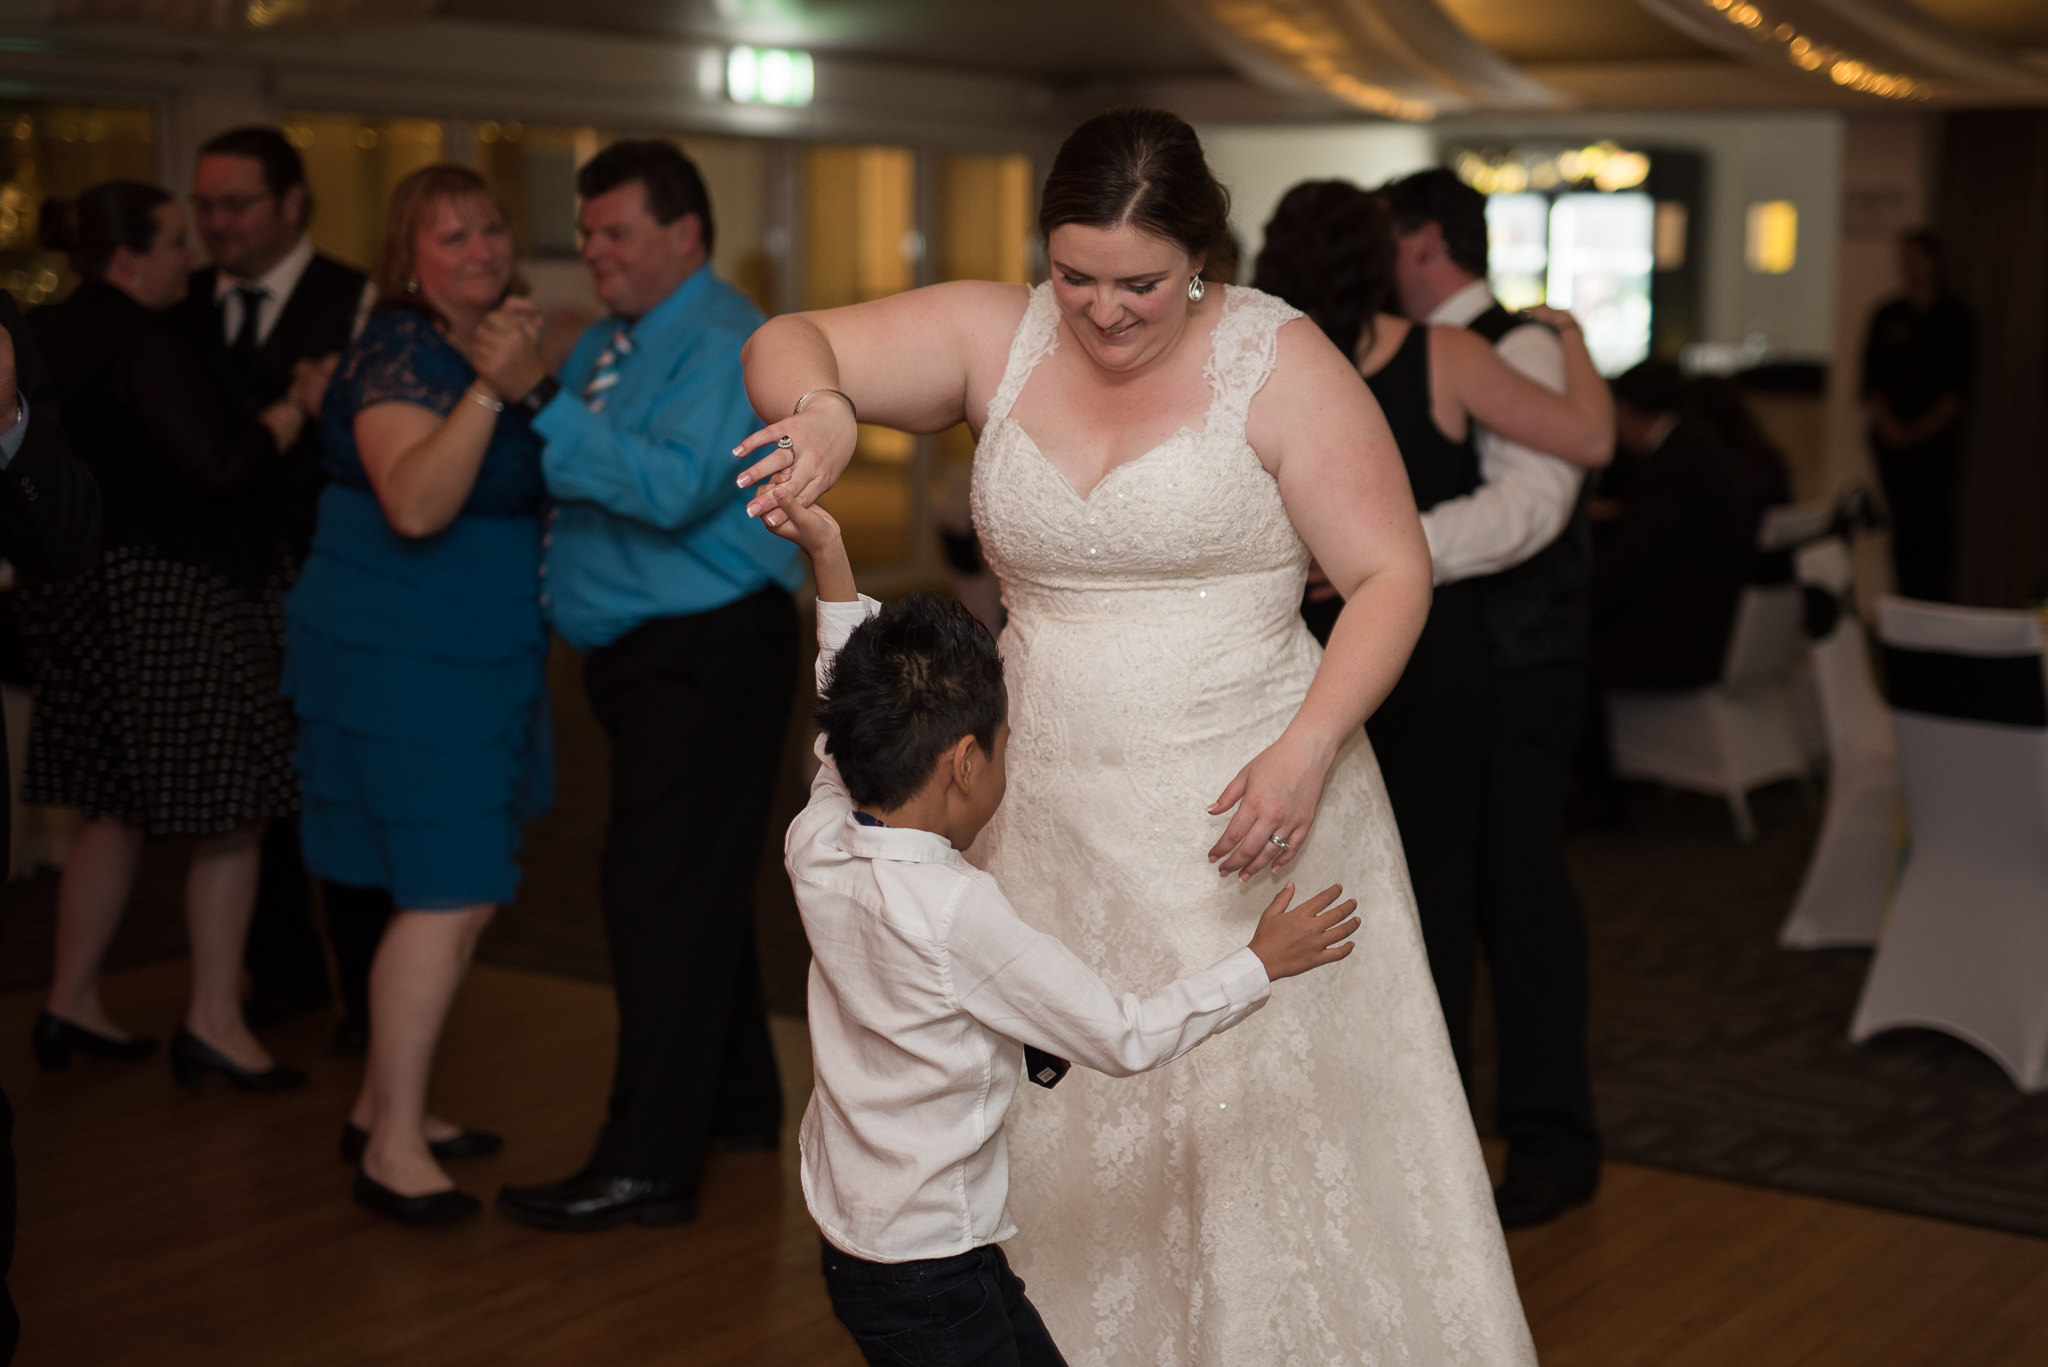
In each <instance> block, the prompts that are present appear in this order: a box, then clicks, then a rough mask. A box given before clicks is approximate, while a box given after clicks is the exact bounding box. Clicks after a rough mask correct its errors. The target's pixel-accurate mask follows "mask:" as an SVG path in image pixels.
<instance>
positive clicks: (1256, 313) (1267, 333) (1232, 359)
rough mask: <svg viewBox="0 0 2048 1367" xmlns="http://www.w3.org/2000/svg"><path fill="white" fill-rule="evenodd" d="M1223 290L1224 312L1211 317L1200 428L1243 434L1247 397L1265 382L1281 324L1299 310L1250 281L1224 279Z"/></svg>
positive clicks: (1215, 432) (1277, 351) (1248, 410)
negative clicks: (1205, 410)
mask: <svg viewBox="0 0 2048 1367" xmlns="http://www.w3.org/2000/svg"><path fill="white" fill-rule="evenodd" d="M1223 290H1224V294H1223V316H1222V317H1220V318H1218V319H1217V320H1216V335H1215V336H1214V337H1213V338H1212V339H1211V340H1210V343H1209V364H1208V366H1207V367H1206V369H1205V370H1204V372H1203V373H1205V374H1206V375H1207V376H1208V377H1209V386H1210V392H1211V395H1212V397H1211V399H1210V402H1209V418H1208V422H1207V424H1206V425H1205V430H1206V431H1208V432H1209V433H1210V434H1211V435H1223V434H1228V435H1232V436H1242V435H1243V434H1244V426H1245V420H1246V419H1247V418H1248V417H1249V416H1250V414H1251V408H1252V400H1253V399H1254V398H1255V397H1257V395H1258V392H1259V391H1260V390H1261V389H1263V388H1265V386H1266V380H1267V377H1269V376H1270V375H1272V373H1273V363H1274V361H1275V360H1276V359H1277V358H1278V356H1279V354H1280V343H1279V336H1280V329H1281V327H1283V326H1284V325H1285V324H1287V323H1291V322H1293V321H1294V320H1295V319H1296V318H1299V317H1301V316H1302V313H1301V310H1300V309H1298V308H1295V307H1294V306H1293V305H1291V304H1288V303H1286V302H1284V301H1282V300H1279V299H1276V298H1274V297H1273V296H1272V295H1270V294H1266V293H1264V292H1262V291H1260V290H1255V289H1252V288H1250V287H1249V286H1244V285H1225V286H1224V287H1223Z"/></svg>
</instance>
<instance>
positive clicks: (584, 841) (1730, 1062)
mask: <svg viewBox="0 0 2048 1367" xmlns="http://www.w3.org/2000/svg"><path fill="white" fill-rule="evenodd" d="M805 668H806V676H805V677H806V678H808V665H806V666H805ZM552 675H553V684H554V688H555V697H556V699H557V703H556V713H557V721H558V726H559V737H560V745H559V753H560V761H561V771H560V781H559V784H558V797H557V805H556V810H555V811H554V812H553V813H552V814H551V815H549V816H547V817H545V818H543V819H542V820H541V821H538V822H536V823H535V824H534V826H533V827H532V828H531V830H530V832H529V837H528V849H527V857H526V861H525V862H526V870H527V872H526V880H525V884H524V886H523V887H522V888H521V891H520V896H519V899H518V901H517V902H516V903H515V904H513V905H512V906H510V907H507V908H505V909H504V910H503V911H502V912H501V913H500V914H499V916H498V918H497V920H496V921H495V922H494V923H493V925H492V926H491V928H490V930H489V931H488V932H486V934H485V937H484V940H483V943H482V946H481V948H480V950H479V954H480V957H481V958H483V959H484V960H485V961H487V962H493V963H501V964H510V965H516V966H520V967H525V968H535V969H542V970H546V971H551V972H556V973H563V974H568V975H571V976H575V977H581V978H588V979H592V980H597V981H603V980H606V979H607V978H608V977H609V975H610V965H609V962H608V959H607V955H606V952H605V943H604V929H603V921H602V918H601V915H600V912H599V907H598V900H597V885H598V884H597V880H598V852H599V850H600V848H601V846H602V843H603V835H604V819H605V818H604V813H605V805H606V804H605V785H606V774H607V762H606V752H605V744H604V739H603V736H602V734H601V733H600V732H599V731H598V730H597V727H596V725H595V723H594V721H593V720H592V719H591V717H590V715H589V712H588V709H587V707H586V706H585V704H584V702H583V694H582V688H581V677H580V669H579V667H578V665H577V662H576V660H575V659H574V657H573V656H571V655H569V654H568V653H567V652H566V651H564V652H560V653H558V655H557V657H556V659H555V661H554V668H553V671H552ZM800 696H801V694H800ZM807 738H808V728H807V726H806V724H805V722H804V719H803V715H802V714H801V712H799V713H798V714H797V715H793V716H792V718H791V739H792V742H799V743H792V744H790V745H789V746H787V747H786V750H785V754H784V759H783V765H784V774H783V781H782V785H781V792H780V793H779V795H778V798H777V804H778V807H777V815H776V819H775V822H774V825H773V828H772V830H773V834H771V837H770V840H769V848H768V849H766V850H764V851H763V853H762V859H761V871H760V881H759V884H758V888H759V891H758V897H757V906H758V910H759V912H760V917H759V919H760V948H761V953H762V964H763V972H764V975H765V977H766V981H767V986H768V995H769V1001H770V1004H771V1006H772V1008H773V1009H774V1010H776V1011H779V1012H783V1013H786V1014H801V1012H802V1011H803V990H804V971H805V967H806V964H807V953H806V950H805V948H804V943H803V935H802V930H801V927H800V926H799V924H798V922H797V919H796V913H795V907H794V904H793V902H792V901H791V899H790V896H789V890H788V884H787V882H786V881H785V880H784V879H783V878H782V876H781V859H780V854H781V852H780V839H779V833H780V831H781V830H782V828H783V827H784V826H786V825H787V822H788V819H789V817H790V816H792V815H794V813H795V811H796V810H797V808H798V807H799V806H800V805H801V802H802V797H803V791H804V773H805V769H806V763H805V762H806V760H807V758H808V752H807V749H806V746H805V744H804V743H800V742H804V741H807ZM1626 799H1627V808H1628V813H1629V817H1630V819H1629V820H1628V822H1627V823H1626V825H1624V826H1623V827H1621V828H1619V829H1616V830H1612V831H1606V832H1600V833H1590V834H1581V835H1577V836H1574V837H1573V839H1572V842H1571V857H1572V866H1573V870H1574V873H1575V875H1576V877H1577V879H1578V883H1579V887H1580V891H1581V894H1582V896H1583V898H1584V901H1585V905H1586V911H1587V919H1588V922H1589V928H1590V931H1591V942H1592V953H1593V978H1592V981H1593V994H1594V996H1593V1018H1592V1019H1593V1027H1592V1030H1593V1038H1592V1048H1593V1076H1594V1084H1595V1089H1596V1093H1597V1099H1598V1106H1599V1112H1600V1121H1601V1126H1602V1129H1603V1131H1604V1133H1605V1136H1606V1142H1607V1148H1608V1153H1609V1154H1610V1155H1611V1156H1612V1157H1614V1158H1617V1159H1624V1160H1627V1161H1630V1162H1637V1163H1646V1164H1651V1165H1654V1166H1658V1167H1667V1168H1676V1169H1680V1170H1683V1171H1687V1172H1696V1173H1702V1174H1706V1175H1709V1176H1714V1177H1721V1178H1727V1179H1731V1180H1734V1181H1739V1182H1746V1183H1752V1184H1756V1185H1762V1186H1770V1187H1779V1188H1784V1189H1786V1190H1791V1191H1800V1192H1808V1193H1812V1194H1815V1195H1820V1196H1829V1197H1834V1198H1837V1199H1841V1200H1847V1201H1856V1202H1862V1203H1866V1204H1870V1205H1877V1206H1885V1207H1890V1208H1893V1209H1898V1210H1905V1211H1911V1212H1915V1213H1918V1214H1923V1215H1931V1216H1937V1217H1940V1218H1944V1219H1951V1220H1960V1221H1965V1222H1968V1223H1971V1224H1979V1225H1987V1226H1991V1227H1995V1228H2001V1229H2010V1230H2016V1231H2020V1232H2024V1233H2029V1234H2036V1235H2043V1236H2048V1096H2039V1097H2026V1096H2023V1095H2021V1094H2020V1093H2019V1092H2018V1091H2016V1090H2015V1089H2014V1088H2013V1087H2012V1085H2011V1083H2010V1082H2008V1081H2007V1080H2006V1078H2005V1075H2004V1074H2003V1073H2001V1072H2000V1071H1999V1070H1998V1068H1997V1067H1996V1066H1995V1065H1993V1064H1992V1063H1991V1062H1990V1061H1989V1060H1988V1059H1986V1058H1984V1057H1983V1056H1982V1055H1980V1054H1978V1053H1977V1052H1976V1051H1975V1050H1973V1049H1971V1048H1969V1047H1968V1046H1967V1045H1964V1044H1961V1043H1959V1042H1957V1041H1954V1040H1951V1039H1948V1038H1947V1037H1945V1036H1942V1035H1938V1034H1934V1033H1932V1032H1928V1031H1919V1030H1902V1031H1895V1032H1892V1033H1890V1034H1887V1035H1883V1036H1880V1037H1879V1038H1878V1039H1876V1040H1874V1041H1872V1042H1871V1043H1869V1044H1867V1045H1864V1046H1861V1047H1857V1046H1852V1045H1850V1044H1849V1042H1848V1026H1849V1017H1850V1014H1851V1012H1852V1011H1853V1010H1854V1007H1855V1003H1856V996H1857V992H1858V990H1859V988H1860V987H1861V984H1862V979H1863V973H1864V970H1865V968H1866V966H1867V964H1868V962H1869V955H1868V954H1867V953H1865V952H1862V951H1854V950H1828V951H1819V952H1806V953H1791V952H1788V951H1785V950H1781V949H1779V948H1778V947H1777V930H1778V925H1779V923H1780V922H1781V921H1782V920H1783V918H1784V916H1785V913H1786V910H1787V908H1788V907H1789V906H1790V904H1791V900H1792V897H1793V894H1794V892H1795V891H1796V889H1797V887H1798V883H1799V878H1800V875H1801V873H1802V872H1803V870H1804V867H1805V861H1806V858H1807V854H1808V852H1809V850H1810V848H1811V846H1812V842H1813V839H1814V834H1815V831H1816V829H1817V825H1818V821H1817V815H1816V814H1815V813H1814V812H1813V811H1811V810H1810V809H1809V808H1808V806H1807V804H1806V802H1805V801H1804V800H1803V799H1802V797H1801V795H1800V794H1799V793H1798V791H1797V790H1795V789H1794V788H1792V787H1791V786H1790V785H1785V786H1781V787H1779V788H1774V789H1770V790H1767V791H1765V792H1763V793H1760V794H1758V795H1757V796H1756V799H1755V807H1756V815H1757V825H1758V828H1759V831H1760V838H1759V840H1758V842H1757V843H1756V844H1755V845H1754V846H1748V847H1745V846H1742V845H1739V844H1737V843H1736V841H1735V838H1734V836H1733V833H1732V832H1731V830H1730V825H1729V821H1728V816H1727V811H1726V809H1725V808H1724V807H1722V806H1721V805H1720V804H1719V803H1716V802H1712V801H1709V800H1707V799H1704V798H1696V797H1690V796H1684V795H1676V794H1667V793H1662V792H1658V791H1655V790H1652V789H1649V788H1639V787H1630V788H1629V789H1627V790H1626ZM677 838H678V839H679V840H688V839H689V833H688V832H678V833H677ZM184 853H185V851H184V849H183V847H180V846H177V845H170V844H166V845H163V846H156V847H152V848H151V849H150V851H149V852H148V854H147V855H146V857H145V862H144V868H143V871H142V877H141V879H140V882H139V886H138V888H137V893H136V898H135V903H134V906H133V909H132V911H131V913H130V915H129V916H128V918H127V920H126V922H125V923H124V924H123V926H122V928H121V932H120V935H119V936H118V937H117V939H116V942H115V945H114V950H113V953H112V955H111V956H110V963H112V964H114V965H119V964H124V963H134V962H139V961H141V960H145V959H150V958H158V957H162V956H165V955H171V954H178V953H182V952H183V950H184V932H183V928H182V926H181V925H180V919H179V918H180V912H179V895H180V887H181V883H182V878H183V857H184ZM704 857H705V858H706V859H715V858H720V857H725V855H724V853H723V852H721V851H717V850H706V851H704ZM54 906H55V880H54V879H53V878H47V877H46V878H41V879H37V880H35V881H34V882H31V883H26V884H17V885H15V886H14V887H12V888H10V889H8V893H7V902H6V912H5V915H4V916H0V986H4V987H9V988H19V987H26V986H29V985H32V984H35V983H38V982H42V981H46V980H47V978H48V973H49V963H50V929H51V919H52V915H53V911H54ZM1132 986H1138V985H1137V984H1132ZM1481 1000H1482V1002H1483V1000H1484V993H1483V992H1482V993H1481ZM126 1023H127V1024H129V1025H131V1026H132V1027H134V1028H136V1029H140V1030H148V1031H153V1032H157V1033H164V1032H166V1031H167V1030H168V1029H169V1027H170V1026H171V1025H172V1024H173V1022H170V1021H130V1022H126ZM1489 1036H1490V1029H1489V1025H1488V1023H1487V1022H1486V1021H1485V1020H1483V1019H1482V1020H1481V1021H1480V1022H1479V1028H1478V1032H1477V1037H1478V1040H1479V1049H1478V1051H1477V1060H1476V1062H1477V1086H1476V1089H1475V1090H1476V1094H1477V1103H1476V1106H1475V1110H1476V1113H1477V1118H1478V1121H1479V1125H1480V1128H1481V1131H1482V1132H1488V1131H1489V1130H1490V1125H1491V1110H1492V1106H1491V1095H1492V1086H1491V1070H1492V1058H1491V1054H1490V1050H1489V1047H1488V1044H1487V1041H1488V1039H1489ZM0 1047H18V1046H13V1045H7V1044H5V1043H4V1042H0ZM593 1062H594V1063H596V1062H597V1061H593ZM608 1063H609V1060H606V1061H604V1064H603V1065H599V1066H604V1065H608ZM593 1119H594V1118H593Z"/></svg>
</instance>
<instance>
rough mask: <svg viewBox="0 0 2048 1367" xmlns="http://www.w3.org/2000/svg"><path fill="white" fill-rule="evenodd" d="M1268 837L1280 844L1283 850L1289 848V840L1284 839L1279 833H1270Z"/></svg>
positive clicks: (1274, 842)
mask: <svg viewBox="0 0 2048 1367" xmlns="http://www.w3.org/2000/svg"><path fill="white" fill-rule="evenodd" d="M1266 839H1267V840H1269V841H1271V842H1272V843H1273V844H1275V845H1278V846H1279V847H1280V848H1281V849H1283V850H1284V849H1286V848H1287V842H1286V841H1285V840H1282V839H1281V838H1280V837H1279V836H1277V835H1269V836H1267V837H1266Z"/></svg>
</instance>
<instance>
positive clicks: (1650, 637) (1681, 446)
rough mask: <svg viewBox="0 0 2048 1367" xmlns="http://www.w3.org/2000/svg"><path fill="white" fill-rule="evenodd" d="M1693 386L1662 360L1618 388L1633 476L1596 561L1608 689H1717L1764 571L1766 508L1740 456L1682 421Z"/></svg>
mask: <svg viewBox="0 0 2048 1367" xmlns="http://www.w3.org/2000/svg"><path fill="white" fill-rule="evenodd" d="M1684 383H1685V382H1684V379H1683V377H1682V376H1681V375H1680V374H1679V371H1678V367H1676V366H1674V365H1671V364H1669V363H1668V362H1663V361H1645V362H1643V363H1642V364H1641V365H1638V366H1636V367H1635V368H1634V369H1632V370H1630V371H1628V372H1627V373H1626V374H1624V375H1622V376H1620V377H1619V378H1618V379H1616V380H1615V381H1614V425H1615V433H1616V436H1617V439H1618V442H1619V445H1620V446H1621V448H1622V450H1623V451H1625V452H1627V453H1628V459H1629V460H1630V462H1631V464H1632V466H1633V468H1632V471H1631V475H1630V478H1629V481H1628V491H1627V496H1626V497H1625V498H1623V499H1622V500H1621V505H1620V511H1619V513H1618V514H1617V515H1616V516H1615V517H1613V518H1612V519H1611V520H1609V521H1608V522H1606V523H1605V524H1603V526H1602V528H1601V533H1602V534H1601V536H1600V538H1599V539H1598V542H1597V543H1596V544H1597V547H1598V549H1597V551H1596V553H1595V555H1594V560H1593V672H1594V676H1595V677H1596V678H1597V679H1598V680H1599V681H1600V683H1601V684H1602V685H1603V686H1605V687H1608V688H1629V689H1667V688H1699V687H1703V686H1705V685H1707V684H1710V683H1712V682H1713V681H1714V680H1716V679H1718V678H1719V677H1720V675H1721V665H1722V659H1723V657H1724V656H1725V655H1726V654H1727V651H1728V635H1729V633H1730V631H1732V630H1733V629H1734V625H1735V610H1736V606H1737V604H1738V603H1739V602H1740V601H1741V598H1742V589H1743V585H1744V584H1746V583H1748V582H1749V581H1750V580H1751V579H1752V578H1754V577H1756V576H1757V573H1758V570H1759V568H1760V559H1759V556H1758V554H1757V551H1756V534H1757V527H1758V525H1759V523H1760V522H1761V521H1762V519H1763V514H1764V507H1765V505H1766V503H1767V502H1768V501H1769V500H1768V497H1767V495H1766V493H1765V492H1764V491H1763V490H1762V489H1761V488H1760V487H1758V482H1757V481H1756V480H1754V479H1752V478H1750V477H1749V474H1748V472H1747V470H1746V469H1745V467H1744V464H1743V462H1742V458H1741V455H1740V453H1738V452H1737V451H1735V450H1734V449H1733V448H1732V447H1730V446H1729V445H1728V444H1727V442H1726V441H1724V440H1723V439H1722V437H1721V435H1720V434H1719V433H1717V432H1715V431H1714V430H1713V429H1712V428H1711V427H1709V426H1707V425H1706V424H1705V423H1702V422H1699V421H1696V420H1695V419H1692V418H1689V417H1685V416H1683V415H1682V414H1681V412H1680V408H1681V402H1682V399H1683V396H1684Z"/></svg>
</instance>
